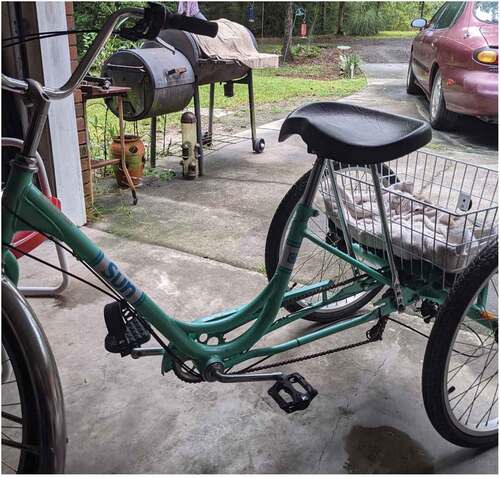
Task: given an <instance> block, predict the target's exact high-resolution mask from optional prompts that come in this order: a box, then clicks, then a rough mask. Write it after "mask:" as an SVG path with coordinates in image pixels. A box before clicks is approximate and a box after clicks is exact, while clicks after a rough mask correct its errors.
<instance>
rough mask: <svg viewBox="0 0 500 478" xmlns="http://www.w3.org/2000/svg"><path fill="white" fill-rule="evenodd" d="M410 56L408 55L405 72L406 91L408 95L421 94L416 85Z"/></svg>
mask: <svg viewBox="0 0 500 478" xmlns="http://www.w3.org/2000/svg"><path fill="white" fill-rule="evenodd" d="M411 64H412V57H411V56H410V62H409V63H408V73H407V74H406V92H407V93H408V94H409V95H421V94H422V90H421V89H420V88H419V87H418V85H417V80H416V78H415V74H414V73H413V68H412V66H411Z"/></svg>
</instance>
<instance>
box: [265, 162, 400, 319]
mask: <svg viewBox="0 0 500 478" xmlns="http://www.w3.org/2000/svg"><path fill="white" fill-rule="evenodd" d="M335 165H336V166H335V167H336V169H339V168H341V169H342V172H343V173H344V174H346V175H347V176H348V175H349V174H352V175H353V178H356V179H358V180H360V181H361V180H363V179H364V178H363V176H362V175H366V174H367V169H366V168H358V167H351V166H349V165H340V164H339V163H335ZM379 173H380V174H381V175H382V176H384V177H385V179H384V181H386V182H388V183H389V184H392V183H394V182H395V181H397V178H396V175H395V174H394V173H393V172H392V171H391V170H390V169H389V168H387V167H386V166H385V165H379ZM309 174H310V171H309V172H307V173H306V174H304V175H303V176H302V177H301V178H300V179H299V180H298V181H297V182H296V183H295V184H294V185H293V186H292V188H291V189H290V190H289V191H288V192H287V194H286V195H285V197H284V198H283V200H282V201H281V203H280V205H279V206H278V209H277V210H276V213H275V214H274V217H273V220H272V222H271V226H270V227H269V232H268V233H267V240H266V254H265V261H266V273H267V277H268V278H269V279H271V277H272V276H273V274H274V273H275V271H276V268H277V267H278V262H279V257H280V253H281V250H282V249H283V247H284V244H285V239H286V237H287V234H288V231H289V229H290V226H291V222H292V218H293V214H294V212H295V208H296V207H297V204H298V202H299V200H300V198H301V197H302V195H303V194H304V191H305V188H306V185H307V180H308V179H309ZM327 182H328V176H327V173H325V176H323V178H322V180H321V182H320V185H319V187H318V191H317V192H316V196H315V198H314V202H313V207H314V208H315V209H316V210H318V211H319V213H320V214H319V216H318V217H313V218H311V219H310V221H309V225H308V227H309V229H310V230H311V232H312V233H314V234H315V235H317V236H318V237H319V238H320V239H322V240H324V241H325V242H327V243H330V244H333V245H335V246H336V247H338V248H339V249H341V250H344V251H346V250H347V249H346V245H345V242H344V239H343V235H342V231H341V230H340V229H339V228H338V227H336V225H335V224H334V222H333V221H332V220H331V219H330V218H329V216H331V215H332V211H331V210H329V209H330V208H331V206H330V205H329V204H327V203H326V201H325V200H324V199H323V195H322V191H323V192H324V190H325V189H326V188H328V185H327ZM353 277H354V270H353V268H352V267H351V265H350V264H348V263H347V262H345V261H343V260H342V259H340V258H339V257H337V256H334V255H333V254H331V253H329V252H328V251H326V250H324V249H322V248H320V247H319V246H316V245H315V244H312V243H311V242H310V241H307V240H304V241H303V243H302V246H301V248H300V251H299V254H298V256H297V261H296V263H295V267H294V270H293V272H292V276H291V279H290V288H295V287H300V286H304V285H308V284H313V283H316V282H319V281H321V280H325V279H329V280H334V281H335V282H337V283H340V282H344V281H346V280H349V279H352V278H353ZM381 288H382V287H377V288H375V289H371V290H368V291H365V292H362V293H359V294H357V295H354V296H352V297H349V298H348V299H344V300H341V301H338V302H333V303H331V304H329V305H327V306H325V307H323V308H321V309H317V310H316V311H314V312H312V313H311V314H309V315H307V316H306V317H304V318H305V319H307V320H312V321H315V322H332V321H335V320H342V319H344V318H345V317H347V316H349V315H352V314H354V313H355V312H357V311H358V310H359V309H360V308H362V307H363V306H364V305H366V304H367V303H368V302H370V301H371V300H372V299H373V298H374V297H375V296H376V295H377V294H378V292H380V290H381ZM338 291H339V289H338V288H333V289H331V290H329V291H327V292H326V293H325V294H326V297H327V298H328V297H331V296H333V295H334V294H336V293H337V292H338ZM321 299H322V296H321V294H317V295H314V296H311V297H308V298H307V299H303V300H300V301H297V302H295V303H292V304H289V305H287V306H286V309H287V310H288V311H290V312H296V311H298V310H300V309H302V308H304V307H307V306H309V305H311V304H313V303H315V302H318V301H319V300H321Z"/></svg>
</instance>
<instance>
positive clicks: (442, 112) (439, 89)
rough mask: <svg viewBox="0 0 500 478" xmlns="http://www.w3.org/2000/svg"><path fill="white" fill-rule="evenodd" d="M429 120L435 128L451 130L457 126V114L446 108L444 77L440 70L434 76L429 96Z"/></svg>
mask: <svg viewBox="0 0 500 478" xmlns="http://www.w3.org/2000/svg"><path fill="white" fill-rule="evenodd" d="M429 121H430V123H431V126H432V127H433V128H434V129H437V130H441V131H450V130H452V129H453V128H454V127H455V123H456V121H457V115H456V114H455V113H453V112H452V111H449V110H447V109H446V102H445V100H444V95H443V79H442V77H441V72H440V71H438V72H437V73H436V75H435V76H434V81H433V83H432V88H431V96H430V98H429Z"/></svg>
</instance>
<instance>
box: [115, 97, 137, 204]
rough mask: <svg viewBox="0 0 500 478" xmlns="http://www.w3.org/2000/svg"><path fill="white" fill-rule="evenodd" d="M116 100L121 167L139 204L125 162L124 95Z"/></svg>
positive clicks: (135, 200) (135, 201)
mask: <svg viewBox="0 0 500 478" xmlns="http://www.w3.org/2000/svg"><path fill="white" fill-rule="evenodd" d="M116 102H117V103H118V123H119V125H120V147H121V167H122V170H123V172H124V173H125V177H126V178H127V183H128V186H129V188H130V190H131V191H132V197H133V198H134V204H137V193H136V191H135V186H134V182H133V181H132V178H131V177H130V174H129V172H128V169H127V163H126V162H125V125H124V123H123V97H122V96H121V95H119V96H118V97H117V98H116Z"/></svg>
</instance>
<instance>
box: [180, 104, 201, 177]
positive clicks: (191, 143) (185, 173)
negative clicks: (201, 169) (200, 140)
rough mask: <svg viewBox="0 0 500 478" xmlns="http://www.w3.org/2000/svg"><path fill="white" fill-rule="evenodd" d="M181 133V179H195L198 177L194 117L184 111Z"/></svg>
mask: <svg viewBox="0 0 500 478" xmlns="http://www.w3.org/2000/svg"><path fill="white" fill-rule="evenodd" d="M181 131H182V161H181V166H182V177H183V178H185V179H196V177H197V176H198V157H197V154H196V153H197V150H198V145H197V142H196V140H197V134H196V116H195V115H194V114H193V113H191V112H190V111H186V112H185V113H183V114H182V116H181Z"/></svg>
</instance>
